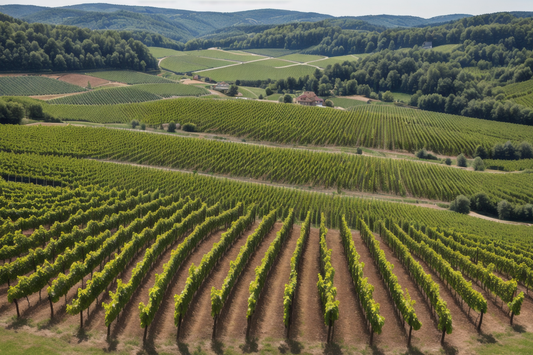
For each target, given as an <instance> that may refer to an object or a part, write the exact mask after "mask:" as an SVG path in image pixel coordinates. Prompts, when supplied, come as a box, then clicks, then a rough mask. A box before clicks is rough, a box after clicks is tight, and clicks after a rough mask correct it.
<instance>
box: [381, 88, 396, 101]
mask: <svg viewBox="0 0 533 355" xmlns="http://www.w3.org/2000/svg"><path fill="white" fill-rule="evenodd" d="M383 101H385V102H393V101H394V96H392V92H390V91H385V93H384V94H383Z"/></svg>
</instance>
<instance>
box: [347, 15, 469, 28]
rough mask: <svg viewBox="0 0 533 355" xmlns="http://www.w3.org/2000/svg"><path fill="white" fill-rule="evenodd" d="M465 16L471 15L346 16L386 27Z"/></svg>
mask: <svg viewBox="0 0 533 355" xmlns="http://www.w3.org/2000/svg"><path fill="white" fill-rule="evenodd" d="M465 17H472V15H467V14H454V15H443V16H435V17H432V18H429V19H425V18H422V17H417V16H395V15H368V16H356V17H348V18H351V19H356V20H361V21H365V22H368V23H370V24H373V25H377V26H384V27H387V28H394V27H420V26H428V25H433V24H440V23H444V22H450V21H456V20H460V19H462V18H465Z"/></svg>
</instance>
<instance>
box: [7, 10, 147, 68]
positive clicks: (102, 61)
mask: <svg viewBox="0 0 533 355" xmlns="http://www.w3.org/2000/svg"><path fill="white" fill-rule="evenodd" d="M3 19H4V21H0V68H1V69H0V70H5V71H13V70H24V71H27V70H57V71H63V70H80V69H97V68H119V69H133V70H142V71H144V70H146V69H155V68H157V60H156V59H155V58H154V57H153V56H152V55H151V54H150V51H149V50H148V47H146V45H144V44H143V43H142V42H140V41H139V40H136V39H135V37H140V36H142V35H141V34H137V35H135V36H134V35H133V33H130V32H120V33H119V32H117V31H91V30H89V29H86V28H83V29H82V28H78V27H73V26H52V25H45V24H41V23H32V24H29V23H26V22H20V21H15V20H14V19H10V18H8V17H3ZM143 38H144V39H146V35H144V37H143Z"/></svg>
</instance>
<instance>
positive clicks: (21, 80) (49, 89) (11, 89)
mask: <svg viewBox="0 0 533 355" xmlns="http://www.w3.org/2000/svg"><path fill="white" fill-rule="evenodd" d="M81 91H85V89H84V88H82V87H80V86H77V85H72V84H68V83H65V82H63V81H60V80H55V79H50V78H45V77H43V76H16V77H12V76H4V77H0V96H33V95H53V94H67V93H72V92H81Z"/></svg>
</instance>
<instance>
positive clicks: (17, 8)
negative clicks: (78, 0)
mask: <svg viewBox="0 0 533 355" xmlns="http://www.w3.org/2000/svg"><path fill="white" fill-rule="evenodd" d="M0 12H2V13H5V14H7V15H9V16H13V17H15V18H20V19H23V20H25V21H27V22H30V23H33V22H42V23H49V24H56V25H57V24H64V25H74V26H78V27H87V28H90V29H93V30H97V29H113V30H128V31H149V32H153V33H158V34H161V35H163V36H165V37H168V38H171V39H173V40H177V41H181V42H186V41H188V40H190V39H193V38H196V37H199V36H202V35H205V34H208V33H213V32H214V31H216V30H219V29H222V28H226V27H231V26H239V25H279V24H284V23H289V22H316V21H321V20H324V19H328V18H333V16H330V15H323V14H318V13H313V12H298V11H286V10H274V9H264V10H251V11H241V12H234V13H220V12H197V11H196V12H195V11H186V10H176V9H164V8H157V7H149V6H126V5H111V4H80V5H72V6H65V7H58V8H48V7H40V6H31V5H2V6H0Z"/></svg>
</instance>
